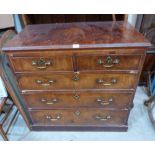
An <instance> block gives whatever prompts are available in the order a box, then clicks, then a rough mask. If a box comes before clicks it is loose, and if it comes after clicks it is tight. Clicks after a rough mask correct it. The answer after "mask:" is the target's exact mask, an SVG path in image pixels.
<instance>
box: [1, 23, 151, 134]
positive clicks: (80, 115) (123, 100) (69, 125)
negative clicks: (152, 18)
mask: <svg viewBox="0 0 155 155" xmlns="http://www.w3.org/2000/svg"><path fill="white" fill-rule="evenodd" d="M149 46H150V44H149V42H148V41H147V40H146V39H145V38H144V37H143V36H142V35H141V34H139V33H138V32H136V31H135V30H134V28H133V27H132V26H131V25H129V24H128V23H126V22H96V23H70V24H47V25H30V26H27V27H26V28H25V29H24V30H23V32H21V33H20V34H18V35H17V36H16V37H14V38H13V39H12V40H11V41H10V42H8V44H7V45H6V46H5V47H4V48H3V52H4V55H5V57H6V59H7V61H8V64H9V66H10V68H11V70H12V73H13V75H14V82H15V83H16V85H17V87H18V92H19V95H20V97H21V98H22V102H20V104H21V105H22V106H21V107H22V110H23V115H24V118H25V119H26V121H27V122H28V125H29V127H30V129H31V130H80V131H83V130H100V131H126V130H127V128H128V123H127V122H128V116H129V113H130V110H131V108H132V105H133V103H132V102H133V97H134V94H135V90H136V87H137V84H138V80H139V76H140V73H141V69H142V66H143V62H144V59H145V52H146V50H147V48H148V47H149Z"/></svg>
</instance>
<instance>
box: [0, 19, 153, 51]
mask: <svg viewBox="0 0 155 155" xmlns="http://www.w3.org/2000/svg"><path fill="white" fill-rule="evenodd" d="M148 46H150V43H149V41H148V40H147V39H145V38H144V37H143V35H142V34H140V33H139V32H137V31H136V30H135V29H134V28H133V27H132V26H131V25H130V24H128V23H127V22H124V21H116V22H80V23H61V24H60V23H59V24H40V25H29V26H26V27H25V29H24V30H23V31H22V32H21V33H19V34H18V35H16V36H15V37H14V38H13V39H12V40H11V41H9V42H8V43H7V44H6V45H5V47H3V50H4V51H9V50H41V49H72V48H79V49H80V48H116V47H148Z"/></svg>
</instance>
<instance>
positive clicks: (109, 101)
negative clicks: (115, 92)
mask: <svg viewBox="0 0 155 155" xmlns="http://www.w3.org/2000/svg"><path fill="white" fill-rule="evenodd" d="M96 101H97V102H98V103H99V104H101V105H109V104H110V103H112V102H113V98H109V99H108V101H104V100H103V99H102V98H97V99H96Z"/></svg>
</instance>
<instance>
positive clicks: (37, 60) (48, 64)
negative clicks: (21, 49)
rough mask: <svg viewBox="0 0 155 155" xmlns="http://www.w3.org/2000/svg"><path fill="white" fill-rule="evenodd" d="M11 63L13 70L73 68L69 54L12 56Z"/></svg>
mask: <svg viewBox="0 0 155 155" xmlns="http://www.w3.org/2000/svg"><path fill="white" fill-rule="evenodd" d="M11 63H12V66H13V69H14V71H15V72H31V71H33V72H34V71H72V70H73V63H72V57H71V56H49V57H48V56H47V57H46V56H45V57H12V58H11Z"/></svg>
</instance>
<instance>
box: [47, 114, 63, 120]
mask: <svg viewBox="0 0 155 155" xmlns="http://www.w3.org/2000/svg"><path fill="white" fill-rule="evenodd" d="M45 118H46V119H47V120H50V121H58V120H60V119H61V118H62V116H61V115H60V114H58V115H56V116H55V117H52V116H50V115H46V116H45Z"/></svg>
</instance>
